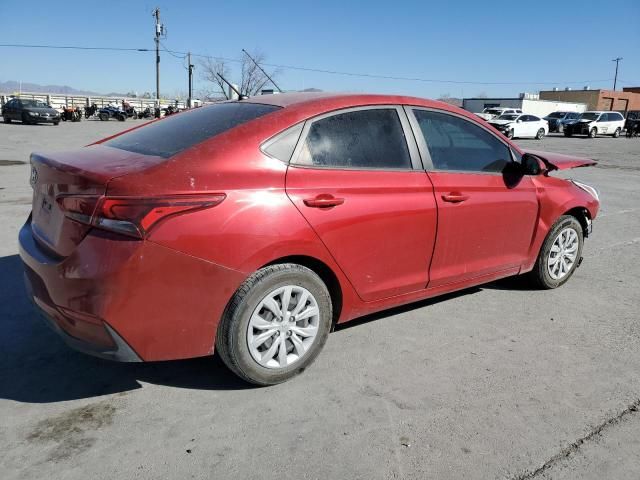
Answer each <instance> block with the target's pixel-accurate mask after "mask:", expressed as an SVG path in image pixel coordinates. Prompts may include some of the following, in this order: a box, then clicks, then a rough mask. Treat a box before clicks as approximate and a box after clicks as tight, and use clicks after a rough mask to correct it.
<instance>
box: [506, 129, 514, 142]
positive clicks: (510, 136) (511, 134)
mask: <svg viewBox="0 0 640 480" xmlns="http://www.w3.org/2000/svg"><path fill="white" fill-rule="evenodd" d="M513 133H514V132H513V128H512V129H511V130H509V131H508V132H507V138H508V139H509V140H511V139H512V138H513Z"/></svg>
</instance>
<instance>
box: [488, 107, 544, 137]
mask: <svg viewBox="0 0 640 480" xmlns="http://www.w3.org/2000/svg"><path fill="white" fill-rule="evenodd" d="M489 125H491V126H493V127H495V128H496V129H497V130H499V131H500V132H501V133H502V134H503V135H504V136H506V137H507V138H515V137H518V138H536V139H538V140H540V139H541V138H542V137H544V136H545V135H546V134H547V133H549V122H547V121H546V120H543V119H542V118H540V117H536V116H535V115H529V114H526V113H524V114H518V113H510V114H506V115H500V116H499V117H498V118H494V119H493V120H490V121H489Z"/></svg>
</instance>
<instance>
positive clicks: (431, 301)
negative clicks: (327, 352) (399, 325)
mask: <svg viewBox="0 0 640 480" xmlns="http://www.w3.org/2000/svg"><path fill="white" fill-rule="evenodd" d="M481 291H482V288H480V287H470V288H467V289H465V290H459V291H457V292H452V293H447V294H444V295H439V296H437V297H433V298H428V299H426V300H419V301H417V302H412V303H408V304H406V305H400V306H398V307H393V308H390V309H387V310H383V311H381V312H376V313H372V314H370V315H365V316H364V317H360V318H356V319H355V320H351V321H349V322H347V323H340V324H337V325H336V326H335V327H334V330H335V331H341V330H346V329H347V328H353V327H358V326H360V325H364V324H366V323H369V322H373V321H376V320H382V319H384V318H388V317H393V316H395V315H400V314H402V313H406V312H411V311H413V310H418V309H420V308H425V307H429V306H431V305H436V304H438V303H440V302H446V301H449V300H452V299H454V298H458V297H464V296H467V295H472V294H474V293H478V292H481Z"/></svg>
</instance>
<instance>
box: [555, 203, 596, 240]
mask: <svg viewBox="0 0 640 480" xmlns="http://www.w3.org/2000/svg"><path fill="white" fill-rule="evenodd" d="M562 215H570V216H572V217H575V218H576V219H577V220H578V222H580V225H581V226H582V234H583V235H584V236H585V238H586V237H588V236H589V233H590V232H589V224H590V223H591V220H592V218H591V213H589V210H588V209H587V208H586V207H573V208H571V209H569V210H567V211H566V212H564V213H563V214H562Z"/></svg>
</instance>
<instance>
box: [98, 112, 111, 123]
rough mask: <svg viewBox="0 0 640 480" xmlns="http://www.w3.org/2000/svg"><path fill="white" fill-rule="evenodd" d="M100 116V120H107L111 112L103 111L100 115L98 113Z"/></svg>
mask: <svg viewBox="0 0 640 480" xmlns="http://www.w3.org/2000/svg"><path fill="white" fill-rule="evenodd" d="M98 118H99V119H100V120H102V121H103V122H106V121H107V120H109V114H108V113H101V114H100V115H98Z"/></svg>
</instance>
